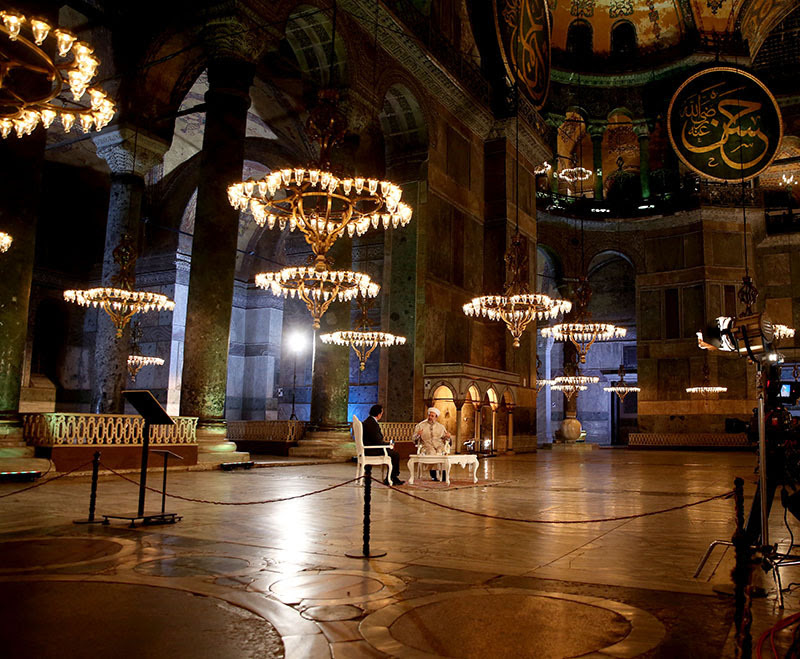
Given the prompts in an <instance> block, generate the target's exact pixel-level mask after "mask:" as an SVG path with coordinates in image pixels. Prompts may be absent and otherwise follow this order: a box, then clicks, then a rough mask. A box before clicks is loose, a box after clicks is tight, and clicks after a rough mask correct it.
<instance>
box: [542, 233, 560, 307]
mask: <svg viewBox="0 0 800 659" xmlns="http://www.w3.org/2000/svg"><path fill="white" fill-rule="evenodd" d="M563 278H564V267H563V264H562V262H561V257H560V256H559V255H558V253H557V252H556V251H555V250H554V249H553V248H552V247H550V246H549V245H545V244H542V243H537V245H536V292H537V293H544V294H545V295H550V296H551V297H552V296H553V295H556V296H557V294H558V291H559V288H560V287H561V286H563Z"/></svg>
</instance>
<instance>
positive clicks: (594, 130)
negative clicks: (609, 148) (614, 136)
mask: <svg viewBox="0 0 800 659" xmlns="http://www.w3.org/2000/svg"><path fill="white" fill-rule="evenodd" d="M607 128H608V124H606V122H605V121H603V122H600V121H590V122H589V125H588V126H587V127H586V131H587V132H588V133H589V137H591V138H592V141H593V142H594V141H595V140H602V139H603V135H604V134H605V132H606V129H607Z"/></svg>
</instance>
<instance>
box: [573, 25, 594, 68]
mask: <svg viewBox="0 0 800 659" xmlns="http://www.w3.org/2000/svg"><path fill="white" fill-rule="evenodd" d="M593 50H594V47H593V44H592V26H591V25H590V24H589V23H588V21H584V20H577V21H572V23H570V26H569V29H567V53H568V54H569V55H570V56H571V57H573V58H575V59H580V58H585V57H589V56H591V54H592V51H593Z"/></svg>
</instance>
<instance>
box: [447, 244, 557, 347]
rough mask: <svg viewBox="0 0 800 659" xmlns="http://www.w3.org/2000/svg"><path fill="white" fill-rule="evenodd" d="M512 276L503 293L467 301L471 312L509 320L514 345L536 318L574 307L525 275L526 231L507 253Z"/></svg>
mask: <svg viewBox="0 0 800 659" xmlns="http://www.w3.org/2000/svg"><path fill="white" fill-rule="evenodd" d="M505 262H506V266H507V269H508V273H509V275H510V276H509V279H508V280H507V282H508V283H507V284H506V286H505V292H504V293H503V294H502V295H483V296H481V297H476V298H473V299H472V300H471V301H470V302H468V303H467V304H465V305H464V307H463V309H464V313H465V314H466V315H467V316H476V317H481V316H482V317H484V318H488V319H489V320H501V321H503V322H504V323H505V324H506V327H507V328H508V331H509V332H511V336H512V337H514V347H515V348H519V339H520V337H521V336H522V333H523V332H524V331H525V329H526V328H527V327H528V325H529V324H530V323H531V322H532V321H533V320H542V319H544V318H555V317H556V316H558V315H559V314H563V313H567V312H568V311H569V310H570V309H572V303H571V302H568V301H567V300H561V299H558V298H551V297H550V296H548V295H544V294H543V293H531V292H530V288H529V286H528V282H527V281H525V279H526V277H525V275H524V273H525V269H526V265H527V262H528V255H527V248H526V245H525V241H524V240H523V238H522V235H521V234H520V233H519V231H517V233H515V234H514V236H513V237H512V238H511V245H510V247H509V248H508V251H507V252H506V254H505Z"/></svg>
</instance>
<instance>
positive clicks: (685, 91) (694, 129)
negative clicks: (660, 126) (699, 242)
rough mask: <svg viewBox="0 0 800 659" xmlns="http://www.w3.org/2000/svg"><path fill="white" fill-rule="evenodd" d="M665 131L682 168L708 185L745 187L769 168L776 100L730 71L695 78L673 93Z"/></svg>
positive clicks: (779, 128) (777, 126)
mask: <svg viewBox="0 0 800 659" xmlns="http://www.w3.org/2000/svg"><path fill="white" fill-rule="evenodd" d="M667 127H668V129H669V139H670V142H672V148H673V149H675V153H677V154H678V157H679V158H680V159H681V160H682V161H683V163H684V164H685V165H686V166H687V167H689V168H690V169H692V170H693V171H695V172H697V173H698V174H700V175H701V176H704V177H705V178H708V179H711V180H713V181H721V182H729V181H746V180H748V179H751V178H753V177H755V176H758V175H759V174H760V173H761V172H763V171H764V170H765V169H766V168H767V167H769V166H770V164H771V163H772V161H773V159H774V158H775V156H776V155H777V153H778V147H779V146H780V143H781V138H782V137H783V123H782V122H781V112H780V108H779V107H778V103H777V101H776V100H775V97H774V96H773V95H772V94H771V93H770V91H769V89H767V88H766V86H764V84H763V83H762V82H761V81H760V80H759V79H758V78H756V77H755V76H752V75H750V74H749V73H745V72H744V71H741V70H739V69H734V68H730V67H714V68H711V69H706V70H705V71H701V72H700V73H696V74H695V75H693V76H692V77H691V78H689V79H688V80H687V81H686V82H684V83H683V84H682V85H681V86H680V87H679V88H678V91H676V92H675V94H674V96H673V97H672V100H671V101H670V104H669V111H668V113H667Z"/></svg>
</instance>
